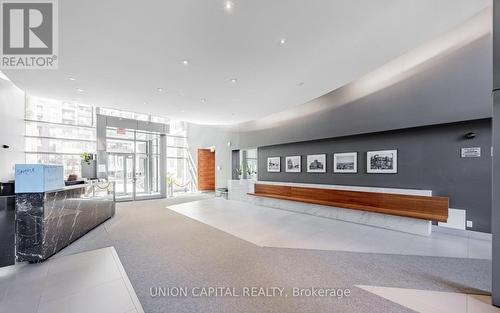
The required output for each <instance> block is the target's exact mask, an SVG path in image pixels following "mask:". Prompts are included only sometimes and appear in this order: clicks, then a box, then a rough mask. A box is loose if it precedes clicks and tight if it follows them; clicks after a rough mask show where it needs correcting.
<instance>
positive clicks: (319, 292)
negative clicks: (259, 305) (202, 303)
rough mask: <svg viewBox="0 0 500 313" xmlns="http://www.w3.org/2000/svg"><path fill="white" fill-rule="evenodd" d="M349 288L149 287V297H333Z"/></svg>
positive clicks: (344, 295) (348, 292) (347, 294)
mask: <svg viewBox="0 0 500 313" xmlns="http://www.w3.org/2000/svg"><path fill="white" fill-rule="evenodd" d="M350 293H351V291H350V289H336V288H317V287H311V288H297V287H295V288H291V289H290V294H289V293H288V292H285V288H282V287H240V288H235V287H192V288H190V287H151V288H149V295H150V296H151V297H288V296H289V295H290V296H292V297H301V296H302V297H335V298H339V299H341V298H343V297H348V296H349V295H350Z"/></svg>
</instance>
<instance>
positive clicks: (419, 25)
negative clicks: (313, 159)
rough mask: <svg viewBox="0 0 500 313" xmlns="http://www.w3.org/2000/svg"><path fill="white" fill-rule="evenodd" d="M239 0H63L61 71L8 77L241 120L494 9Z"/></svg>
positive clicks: (425, 1) (202, 117)
mask: <svg viewBox="0 0 500 313" xmlns="http://www.w3.org/2000/svg"><path fill="white" fill-rule="evenodd" d="M231 3H232V5H231V8H230V9H227V7H226V1H221V0H203V1H202V0H182V1H178V0H177V1H170V0H168V1H166V0H151V1H123V0H106V1H98V0H72V1H59V16H60V17H59V26H60V30H59V44H60V47H59V51H60V55H59V69H58V70H32V71H28V70H22V71H21V70H17V71H16V70H9V71H5V73H6V74H7V76H8V77H9V78H10V79H11V80H12V81H13V82H14V83H15V84H16V85H17V86H19V87H20V88H22V89H24V90H26V92H27V93H28V94H32V95H36V96H41V97H49V98H56V99H61V100H66V101H72V100H74V99H76V98H81V100H79V101H81V102H84V103H87V104H92V105H96V106H105V107H112V108H118V109H127V110H131V111H137V112H145V113H153V114H159V115H165V116H169V117H172V118H175V119H181V120H186V121H190V122H195V123H202V124H235V123H241V122H245V121H251V120H256V119H260V118H263V117H266V116H268V115H270V114H273V113H277V112H281V111H284V110H288V109H290V108H294V107H295V106H297V105H300V104H303V103H306V102H308V101H310V100H312V99H315V98H317V97H319V96H321V95H324V94H326V93H328V92H330V91H332V90H335V89H337V88H339V87H341V86H344V85H346V84H347V83H349V82H351V81H354V80H356V79H358V78H360V77H362V76H364V75H366V74H367V73H370V72H372V71H374V70H375V69H377V68H380V67H381V66H382V65H384V64H386V63H388V62H389V61H391V60H393V59H395V58H397V57H399V56H401V55H404V54H406V53H408V52H409V51H412V50H413V49H415V48H417V47H419V46H421V45H422V44H424V43H426V42H429V41H431V40H433V39H435V38H439V37H440V36H442V35H443V34H445V33H447V32H449V31H450V30H452V29H454V28H456V27H458V26H459V25H461V24H463V23H464V22H465V21H467V20H469V19H470V18H471V17H473V16H474V15H476V14H478V13H479V12H480V11H482V10H483V9H485V8H488V7H491V0H475V1H470V0H408V1H400V0H378V1H370V0H342V1H340V0H308V1H305V0H302V1H299V0H273V1H267V0H266V1H265V0H255V1H243V0H239V1H237V0H235V1H231ZM70 78H75V80H70ZM159 88H161V89H162V91H159V90H160V89H159ZM79 89H81V90H83V91H78V90H79Z"/></svg>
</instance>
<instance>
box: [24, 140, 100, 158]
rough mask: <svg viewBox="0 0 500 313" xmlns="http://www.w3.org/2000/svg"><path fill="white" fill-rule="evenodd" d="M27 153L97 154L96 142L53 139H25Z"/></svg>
mask: <svg viewBox="0 0 500 313" xmlns="http://www.w3.org/2000/svg"><path fill="white" fill-rule="evenodd" d="M25 149H26V152H44V153H48V152H50V153H74V154H80V153H82V152H89V153H95V151H96V147H95V142H92V141H78V140H65V139H51V138H30V137H27V138H26V139H25Z"/></svg>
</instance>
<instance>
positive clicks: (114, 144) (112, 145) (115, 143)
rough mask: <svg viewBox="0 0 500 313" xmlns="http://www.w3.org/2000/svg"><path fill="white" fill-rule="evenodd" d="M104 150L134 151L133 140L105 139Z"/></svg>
mask: <svg viewBox="0 0 500 313" xmlns="http://www.w3.org/2000/svg"><path fill="white" fill-rule="evenodd" d="M106 151H107V152H114V153H134V141H128V140H117V139H109V138H108V139H107V140H106Z"/></svg>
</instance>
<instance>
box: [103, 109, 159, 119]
mask: <svg viewBox="0 0 500 313" xmlns="http://www.w3.org/2000/svg"><path fill="white" fill-rule="evenodd" d="M99 114H101V115H107V116H114V117H121V118H129V119H133V120H139V121H149V115H148V114H142V113H135V112H128V111H120V110H115V109H107V108H99Z"/></svg>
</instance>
